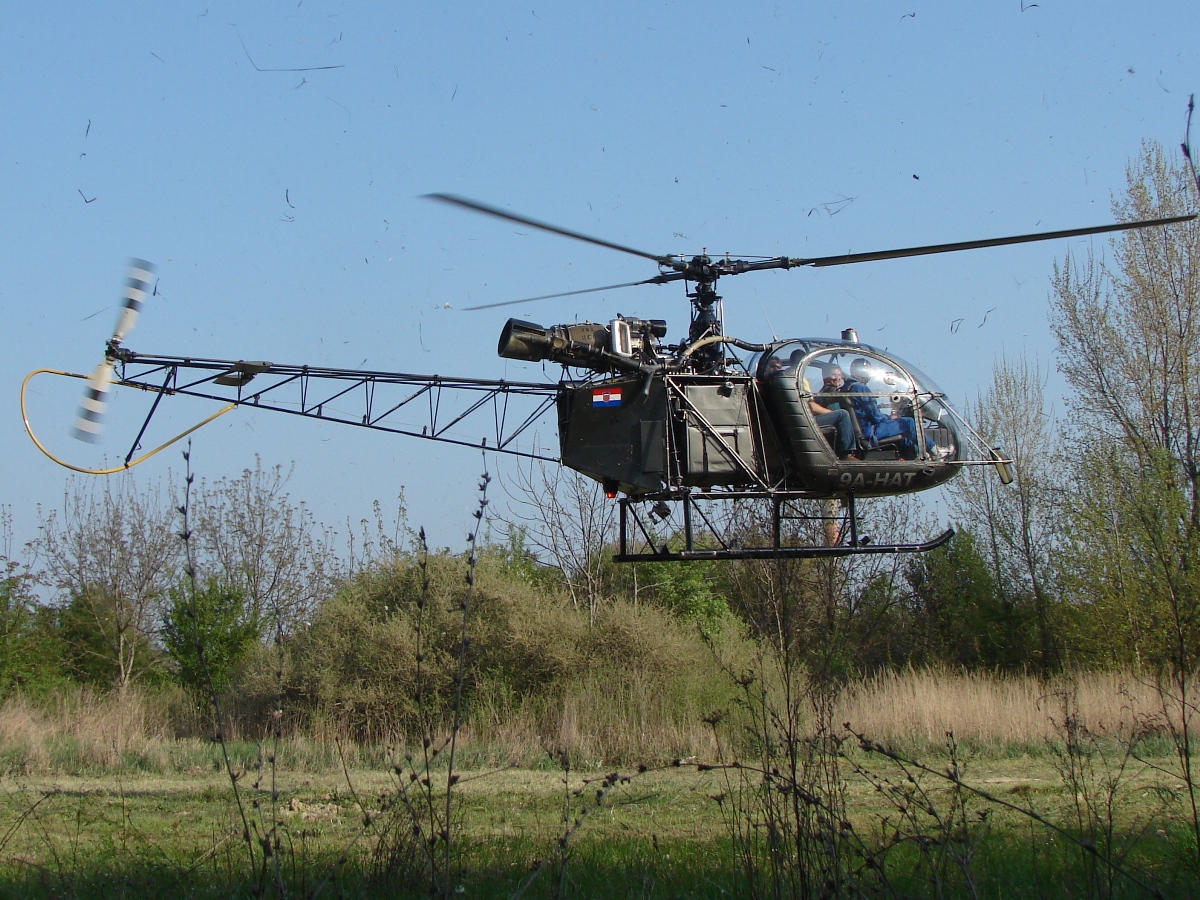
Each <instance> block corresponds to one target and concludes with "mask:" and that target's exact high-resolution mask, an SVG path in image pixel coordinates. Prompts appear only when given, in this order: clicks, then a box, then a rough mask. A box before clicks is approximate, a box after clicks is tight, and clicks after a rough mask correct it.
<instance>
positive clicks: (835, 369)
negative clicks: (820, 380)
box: [825, 366, 846, 388]
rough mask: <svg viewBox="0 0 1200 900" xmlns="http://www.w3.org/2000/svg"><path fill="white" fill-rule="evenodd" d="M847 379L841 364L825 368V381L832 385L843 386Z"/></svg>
mask: <svg viewBox="0 0 1200 900" xmlns="http://www.w3.org/2000/svg"><path fill="white" fill-rule="evenodd" d="M845 380H846V379H845V377H844V376H843V375H842V367H841V366H830V367H829V368H828V369H826V370H825V383H826V384H827V385H829V386H830V387H835V388H836V387H841V386H842V384H843V382H845Z"/></svg>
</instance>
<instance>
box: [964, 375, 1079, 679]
mask: <svg viewBox="0 0 1200 900" xmlns="http://www.w3.org/2000/svg"><path fill="white" fill-rule="evenodd" d="M1045 387H1046V374H1045V373H1043V372H1042V370H1041V367H1040V366H1039V365H1038V364H1037V363H1036V362H1033V363H1031V362H1030V361H1029V360H1027V359H1024V358H1021V359H1018V360H1008V359H1000V360H998V361H997V362H996V364H995V366H994V367H993V369H992V386H991V388H990V389H989V390H988V392H987V393H986V394H984V395H982V396H980V398H979V400H978V402H977V403H976V404H975V408H974V409H973V410H972V411H971V412H972V413H973V415H974V418H975V420H976V427H977V428H978V430H979V433H980V434H981V435H983V436H984V438H985V440H987V441H988V443H989V444H990V445H995V446H999V447H1001V448H1002V451H1003V452H1005V453H1008V454H1011V455H1012V457H1013V458H1014V459H1015V460H1016V469H1017V479H1016V481H1015V482H1014V483H1013V484H1011V485H1003V484H1000V482H999V479H997V478H995V477H994V475H993V473H992V472H991V471H989V470H981V469H974V470H969V471H968V472H967V473H965V476H964V477H962V478H959V479H958V480H957V481H955V482H954V483H953V484H952V485H951V497H952V503H953V506H954V510H955V512H956V513H957V514H958V516H959V518H960V520H961V521H963V522H965V523H966V525H967V527H968V528H970V529H973V530H974V531H975V533H976V534H977V535H978V537H979V542H980V545H981V546H979V547H978V550H979V552H980V554H982V557H983V558H984V559H986V560H987V563H988V566H989V569H990V579H991V581H992V582H993V584H994V586H995V589H996V590H997V592H998V595H999V596H1000V597H1002V598H1007V602H1018V603H1019V602H1020V598H1022V597H1023V598H1026V599H1027V600H1028V604H1029V606H1030V607H1031V608H1032V612H1033V620H1034V623H1035V625H1036V627H1037V635H1038V641H1037V644H1036V653H1035V654H1034V655H1033V658H1032V661H1033V662H1035V663H1036V665H1037V668H1038V669H1039V670H1040V671H1041V672H1042V673H1043V674H1045V673H1048V672H1051V671H1053V670H1055V669H1057V668H1058V667H1059V665H1060V662H1061V659H1060V655H1061V653H1060V643H1061V636H1060V635H1059V634H1058V633H1057V630H1056V629H1057V627H1058V623H1057V622H1056V620H1055V609H1054V607H1055V605H1056V604H1055V600H1054V597H1055V596H1056V590H1055V585H1054V578H1055V574H1054V567H1053V565H1052V560H1053V558H1054V549H1055V545H1056V538H1057V536H1058V535H1059V534H1060V533H1061V528H1062V516H1061V509H1060V501H1061V487H1060V485H1059V480H1060V478H1061V474H1062V473H1061V470H1060V467H1059V464H1058V461H1059V460H1060V459H1061V455H1062V454H1061V450H1060V442H1059V441H1058V439H1057V435H1056V434H1055V431H1054V428H1053V427H1052V419H1051V415H1050V410H1049V409H1048V408H1047V403H1046V397H1045ZM974 550H975V547H974V543H973V544H972V552H974Z"/></svg>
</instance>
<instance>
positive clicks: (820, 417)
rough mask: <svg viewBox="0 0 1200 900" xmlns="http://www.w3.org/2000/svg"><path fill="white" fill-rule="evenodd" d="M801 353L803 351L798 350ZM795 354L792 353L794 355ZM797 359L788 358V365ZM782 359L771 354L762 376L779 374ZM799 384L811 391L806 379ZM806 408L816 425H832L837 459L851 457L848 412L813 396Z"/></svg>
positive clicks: (852, 444) (782, 367)
mask: <svg viewBox="0 0 1200 900" xmlns="http://www.w3.org/2000/svg"><path fill="white" fill-rule="evenodd" d="M798 352H799V353H800V354H801V355H803V351H798ZM795 355H796V354H793V356H795ZM796 361H797V360H795V359H792V360H789V365H792V364H794V363H796ZM783 370H784V365H783V360H782V359H780V358H779V357H778V356H772V357H771V358H770V359H769V360H767V365H766V368H764V369H763V378H770V377H771V376H772V375H779V374H781V373H782V372H783ZM801 385H802V388H803V390H804V392H805V393H811V391H812V388H810V387H809V385H808V379H807V378H804V379H801ZM808 408H809V410H811V412H812V414H813V415H814V416H815V417H816V420H817V427H818V428H821V429H824V428H830V427H832V428H833V429H834V447H833V450H834V453H836V454H837V458H838V459H846V458H847V457H853V454H854V449H855V447H854V423H853V422H851V421H850V413H849V412H848V411H846V410H844V409H828V408H826V407H824V406H822V405H821V404H820V403H818V402H817V401H816V400H815V399H814V398H813V397H811V396H810V397H809V400H808ZM855 458H856V457H855Z"/></svg>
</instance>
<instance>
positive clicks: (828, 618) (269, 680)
mask: <svg viewBox="0 0 1200 900" xmlns="http://www.w3.org/2000/svg"><path fill="white" fill-rule="evenodd" d="M1196 198H1197V186H1196V184H1195V181H1194V175H1193V174H1192V173H1191V172H1190V171H1189V170H1188V169H1186V168H1184V167H1182V166H1175V165H1173V164H1171V163H1170V162H1169V161H1168V160H1167V159H1166V157H1165V155H1164V154H1163V152H1162V150H1161V149H1160V148H1158V147H1155V146H1148V147H1146V148H1145V150H1144V152H1143V154H1142V156H1141V157H1140V158H1139V159H1138V160H1137V161H1136V162H1135V163H1134V164H1132V165H1131V166H1130V170H1129V189H1128V192H1127V193H1126V195H1125V197H1124V198H1123V199H1122V200H1120V201H1119V202H1117V203H1116V204H1115V210H1116V213H1117V214H1118V215H1119V216H1120V217H1122V218H1127V219H1146V218H1156V217H1163V216H1170V215H1178V214H1181V213H1186V212H1189V211H1191V210H1192V209H1194V207H1195V205H1196ZM1052 284H1053V291H1052V296H1051V300H1050V306H1051V327H1052V328H1053V329H1054V332H1055V334H1056V336H1057V339H1058V344H1059V357H1058V360H1057V365H1058V368H1059V370H1060V371H1061V372H1062V373H1063V374H1064V375H1065V377H1066V380H1067V382H1068V384H1069V387H1070V390H1071V395H1070V396H1069V397H1067V398H1066V399H1065V400H1064V401H1063V410H1064V412H1063V413H1062V414H1060V415H1058V416H1055V415H1054V414H1053V412H1052V408H1051V403H1050V398H1048V397H1047V396H1046V385H1047V382H1048V371H1047V369H1046V368H1045V367H1044V366H1042V365H1039V363H1038V362H1036V361H1027V360H1018V361H1015V362H1014V361H1001V362H999V363H998V364H997V366H996V371H995V378H994V381H993V384H992V386H991V388H990V389H989V391H987V392H986V393H985V394H983V395H982V396H980V397H978V398H977V400H976V402H975V403H973V404H971V409H970V414H969V415H968V419H971V420H973V422H974V424H975V425H976V426H977V427H978V429H979V431H980V433H981V435H982V436H983V437H984V438H985V439H986V440H987V441H988V442H989V444H995V445H998V446H1001V447H1003V448H1004V449H1005V451H1006V452H1009V453H1011V454H1013V455H1014V456H1015V457H1016V459H1017V460H1018V466H1017V468H1018V478H1017V481H1016V482H1015V484H1013V485H1011V486H1008V487H1005V486H1001V485H1000V484H999V483H998V481H997V480H996V479H995V478H994V477H993V476H992V474H991V473H990V472H989V471H981V470H978V469H973V470H968V472H966V473H965V474H964V475H963V477H961V478H959V479H957V480H956V481H955V482H953V483H952V485H951V487H950V488H949V491H950V505H951V508H952V510H953V513H954V518H955V524H956V527H957V529H958V533H957V536H956V537H955V538H954V540H953V541H952V542H951V543H950V544H949V545H948V546H947V547H945V548H943V549H940V550H938V551H934V552H932V553H929V554H926V555H923V556H904V557H882V556H880V557H863V558H860V559H853V560H820V561H813V560H809V561H790V562H780V561H744V562H735V563H729V562H724V563H689V564H669V563H647V564H640V565H636V566H618V565H616V564H613V563H612V562H611V555H612V546H613V543H614V540H615V525H616V522H615V518H614V513H615V510H614V509H613V505H612V504H611V503H608V502H607V501H606V500H605V499H604V498H603V496H602V495H601V493H600V492H599V490H598V489H597V487H596V486H595V485H594V484H592V483H591V482H589V481H587V480H586V479H582V478H580V477H577V476H575V475H574V474H573V473H566V472H557V471H549V470H542V469H536V468H535V469H527V470H524V471H520V472H517V473H516V474H513V475H510V476H509V477H508V481H507V490H508V492H509V500H510V502H509V503H508V504H507V507H508V510H509V512H507V513H506V514H505V516H504V517H503V518H499V519H496V520H495V521H493V522H492V523H491V525H490V531H489V534H490V535H491V538H490V539H488V540H485V539H483V538H482V536H481V542H480V548H481V549H479V550H478V551H477V552H476V553H475V554H473V555H467V554H463V555H454V554H451V553H448V552H441V553H433V552H429V551H428V550H427V549H426V548H424V547H423V546H422V542H421V539H420V536H419V532H418V533H414V532H410V531H408V530H407V523H405V522H404V521H403V517H402V516H401V521H400V524H399V530H398V531H397V532H396V533H393V534H392V535H391V536H390V537H389V536H387V535H386V534H385V530H384V529H383V528H381V527H373V528H366V527H364V529H363V530H362V532H361V534H358V535H355V536H352V539H350V540H346V539H342V540H341V542H340V543H339V542H338V541H336V540H335V536H334V535H333V533H332V532H331V531H330V530H329V529H328V528H326V527H325V526H323V525H321V524H320V523H318V522H316V521H315V519H314V518H313V516H312V514H311V513H310V512H309V511H308V510H307V508H306V507H305V506H304V504H303V503H295V502H293V501H292V500H291V499H290V498H289V497H288V495H287V493H286V490H285V488H286V481H287V479H286V476H285V474H284V473H283V472H282V471H281V470H280V469H272V470H264V469H262V468H255V469H254V470H249V471H247V472H245V473H244V474H243V475H242V476H241V477H240V478H236V479H225V480H219V481H216V482H214V483H212V484H206V483H205V482H204V481H203V480H200V479H193V478H192V476H191V474H187V475H186V476H185V478H184V482H183V484H182V485H181V486H177V487H172V486H170V485H166V486H159V487H157V488H152V489H145V490H143V491H142V492H140V493H138V492H136V491H135V490H134V489H133V488H132V487H131V482H129V481H128V480H121V479H117V480H114V481H109V482H86V483H85V482H76V483H75V484H74V487H73V488H72V492H71V493H69V494H68V495H67V497H66V498H65V500H64V504H63V507H62V509H60V510H55V511H53V512H52V513H49V514H47V515H46V516H45V517H44V518H43V521H42V522H41V527H40V531H39V537H38V538H37V540H36V541H35V542H34V543H33V545H32V546H31V548H30V554H29V555H28V556H27V558H24V559H20V560H18V559H16V558H14V554H13V553H12V549H11V547H10V548H7V553H6V555H5V558H4V559H3V560H0V563H2V564H3V565H4V566H5V570H4V572H3V579H2V580H0V694H3V695H8V694H11V693H13V692H16V691H21V692H24V693H26V694H32V695H36V694H38V693H45V692H49V691H52V690H54V689H55V688H56V686H60V685H63V684H68V683H78V684H86V685H91V686H94V687H96V688H98V689H103V690H112V691H116V692H124V691H127V690H129V689H130V688H131V687H132V686H134V685H143V686H154V685H172V686H175V687H177V688H180V689H183V690H186V691H189V692H191V694H192V695H193V696H194V697H195V698H196V699H197V703H200V704H203V703H205V702H208V701H209V700H210V699H211V696H212V694H213V693H214V691H215V694H216V696H217V697H218V698H224V700H225V702H226V703H227V705H228V706H229V708H230V709H233V710H235V711H236V710H241V711H242V714H243V715H245V716H247V717H248V718H254V717H259V716H262V715H264V714H265V712H266V710H267V709H268V708H270V707H271V705H272V704H277V703H279V702H280V699H281V698H282V700H283V701H284V702H283V704H282V705H283V708H284V709H285V710H286V714H287V716H288V717H289V718H290V720H291V721H292V722H293V723H294V724H295V725H296V726H297V727H300V726H302V725H303V724H304V723H305V722H307V721H311V720H312V719H313V718H321V719H323V720H326V721H332V722H336V723H339V724H340V725H343V726H345V727H346V728H348V729H350V730H351V731H352V732H353V733H355V734H357V735H360V736H363V737H376V736H380V735H384V734H387V733H389V732H395V731H404V730H411V729H413V728H415V727H416V726H417V725H418V724H419V720H420V718H421V716H429V715H436V714H438V710H439V709H441V708H443V706H444V704H445V702H447V700H448V697H449V693H450V692H451V691H452V690H453V689H454V685H455V681H454V677H453V671H454V667H455V665H456V661H457V659H458V657H459V654H460V653H461V652H462V651H463V650H464V642H463V636H462V630H461V626H460V625H455V616H461V610H462V604H463V603H464V602H465V598H466V597H467V596H468V592H470V596H471V597H473V600H472V602H471V614H470V621H469V631H468V637H467V643H466V645H465V649H466V650H467V660H468V670H469V673H470V674H469V677H468V680H467V682H466V689H467V690H468V691H469V692H473V693H474V694H475V695H476V696H481V695H483V694H484V693H486V694H487V696H489V697H490V698H492V702H495V698H496V697H503V698H507V699H506V700H505V701H504V702H508V703H518V702H532V701H534V700H537V699H538V698H543V699H545V700H547V702H549V701H551V700H552V699H553V698H554V697H555V696H556V695H557V693H558V692H561V690H562V686H563V684H564V683H566V682H567V681H569V680H570V679H572V678H577V677H579V676H580V675H581V673H584V672H595V671H596V670H601V671H612V672H614V673H629V672H635V671H636V672H639V673H645V674H649V675H651V676H654V677H659V678H661V679H663V682H664V684H665V683H666V682H667V681H669V680H670V679H671V678H676V677H693V676H695V675H696V673H700V672H718V671H721V670H723V671H725V672H726V673H735V671H736V665H737V659H738V658H739V656H743V657H744V656H746V655H748V654H753V653H754V652H755V648H756V647H757V646H760V645H761V644H762V642H764V641H766V642H773V643H774V644H776V645H780V644H783V645H788V646H796V647H803V648H804V650H805V653H807V654H809V655H810V657H811V659H810V661H811V662H813V664H814V665H815V664H819V665H820V666H821V667H822V670H823V671H825V672H833V673H837V672H844V673H852V672H865V671H874V670H878V669H881V668H886V667H902V666H910V665H911V666H956V667H967V668H977V669H987V670H1006V671H1034V672H1037V673H1045V674H1050V673H1053V672H1056V671H1060V670H1062V669H1064V668H1071V667H1084V668H1108V667H1118V666H1135V667H1140V668H1143V669H1146V668H1157V669H1159V670H1160V671H1162V672H1178V673H1186V672H1191V671H1193V670H1194V669H1195V668H1196V666H1197V663H1198V662H1200V572H1198V569H1200V497H1198V492H1197V488H1198V487H1200V481H1198V479H1200V421H1198V420H1197V414H1198V412H1200V226H1197V225H1196V223H1195V222H1192V223H1187V224H1183V225H1174V226H1171V227H1169V228H1157V229H1146V230H1139V231H1134V232H1126V233H1124V234H1123V235H1122V236H1121V237H1119V238H1118V239H1116V241H1115V242H1114V244H1113V250H1112V253H1111V256H1110V257H1108V258H1105V257H1102V256H1098V255H1096V256H1094V255H1092V254H1091V253H1089V254H1088V255H1086V256H1085V257H1083V258H1075V257H1072V256H1068V257H1067V258H1066V259H1065V260H1064V262H1063V263H1062V264H1061V266H1059V267H1057V268H1056V270H1055V272H1054V275H1053V280H1052ZM498 505H499V504H495V505H494V506H493V508H495V506H498ZM816 514H817V516H818V518H816V519H815V520H814V522H813V523H808V524H807V525H806V524H803V523H801V524H797V525H796V527H797V528H798V529H803V528H805V527H810V528H813V529H820V528H821V524H820V520H819V510H817V513H816ZM725 515H727V516H728V517H729V519H728V521H727V522H726V525H727V526H728V527H729V528H730V529H732V531H733V533H735V534H736V531H737V529H739V528H740V529H754V528H757V527H760V523H761V521H762V519H761V517H756V510H755V509H754V507H753V506H730V507H729V508H728V509H727V510H726V512H725ZM870 516H871V521H869V522H868V523H866V524H867V527H870V528H875V529H877V530H878V532H877V533H887V534H890V535H894V536H896V537H897V538H899V537H901V536H902V535H903V534H905V533H914V534H926V535H927V533H928V530H929V528H930V527H931V523H929V522H928V521H927V517H926V514H924V513H922V511H921V507H920V506H919V504H917V503H915V502H914V501H912V500H911V499H903V498H901V499H898V500H896V501H892V502H889V503H879V504H875V506H874V509H873V511H872V512H871V513H870ZM377 518H378V515H377ZM817 533H818V534H819V531H818V532H817ZM335 547H340V548H341V549H340V551H338V552H335ZM39 592H40V595H41V596H42V597H44V598H48V600H49V602H35V598H36V597H37V596H39ZM714 643H716V644H719V646H718V647H714V646H713V645H714ZM818 657H819V659H818ZM418 669H420V670H421V672H422V673H423V674H422V675H421V676H420V677H419V678H418V676H417V675H416V673H417V671H418ZM1179 677H1184V676H1183V675H1182V674H1181V675H1180V676H1179ZM419 686H423V687H419ZM697 689H698V690H708V689H711V685H710V686H709V687H703V686H701V687H699V688H697ZM422 690H424V691H426V693H424V694H422V693H421V691H422ZM714 702H715V701H714Z"/></svg>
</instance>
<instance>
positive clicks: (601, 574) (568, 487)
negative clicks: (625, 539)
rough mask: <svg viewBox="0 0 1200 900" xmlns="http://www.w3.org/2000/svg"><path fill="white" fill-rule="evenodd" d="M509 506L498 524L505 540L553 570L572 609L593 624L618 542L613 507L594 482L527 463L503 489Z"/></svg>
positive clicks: (609, 585) (609, 578)
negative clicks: (504, 530) (505, 532)
mask: <svg viewBox="0 0 1200 900" xmlns="http://www.w3.org/2000/svg"><path fill="white" fill-rule="evenodd" d="M506 490H507V491H508V495H509V498H510V499H511V500H512V503H511V504H510V513H509V517H508V518H502V519H501V521H502V522H503V523H504V525H505V526H506V527H507V528H508V530H509V537H510V540H511V539H512V538H513V536H514V535H517V536H519V540H520V543H521V545H522V547H523V548H526V549H528V550H531V551H532V552H533V553H534V554H535V555H536V556H537V557H538V558H539V559H541V560H542V561H543V562H545V563H546V564H547V565H549V566H551V567H553V568H554V569H556V570H557V571H558V572H559V574H560V576H561V579H562V584H563V586H564V587H566V589H567V591H568V593H569V594H570V596H571V602H572V603H573V604H574V605H575V607H576V608H577V609H586V610H587V611H588V615H589V617H590V618H591V619H592V620H593V621H594V620H595V618H596V612H597V609H598V608H599V606H600V604H601V602H603V600H604V599H606V598H607V597H609V596H610V595H611V592H612V586H613V571H612V565H611V563H610V561H609V560H608V559H607V554H608V553H610V552H611V548H612V547H613V546H614V545H615V544H616V541H617V531H618V524H617V505H616V503H614V502H613V501H612V500H610V499H609V498H607V497H605V496H604V489H603V488H602V487H601V486H600V484H599V482H597V481H593V480H592V479H591V478H588V477H587V476H585V475H581V474H579V473H578V472H573V471H570V470H567V469H564V468H561V467H557V466H556V467H554V468H552V469H549V470H548V469H547V468H546V465H545V464H544V463H540V462H539V463H533V462H531V463H530V464H529V466H528V468H526V469H521V468H520V467H518V468H517V470H516V472H515V474H514V476H513V479H512V483H511V485H506Z"/></svg>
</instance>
